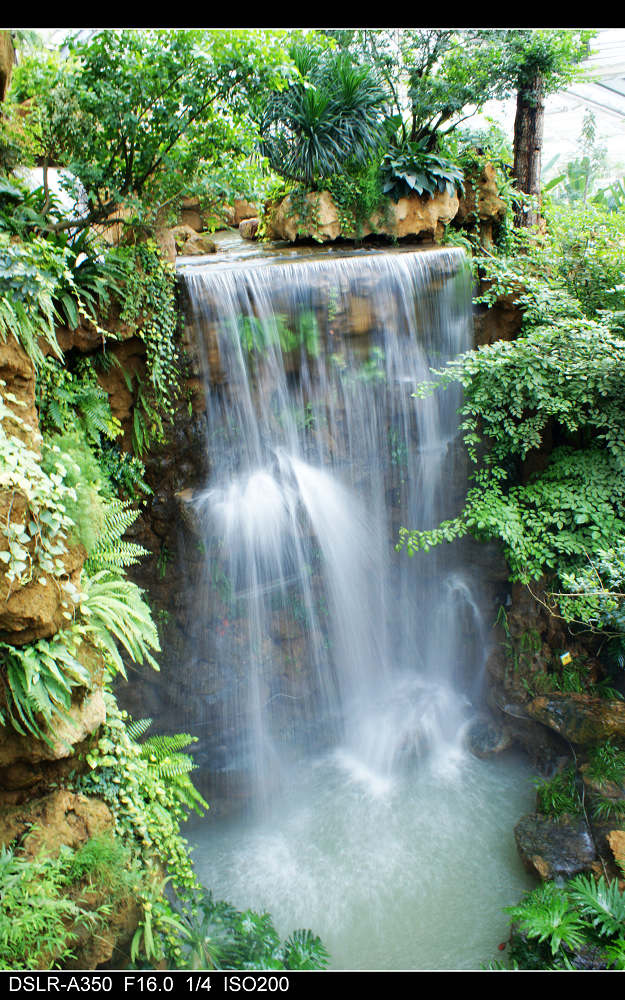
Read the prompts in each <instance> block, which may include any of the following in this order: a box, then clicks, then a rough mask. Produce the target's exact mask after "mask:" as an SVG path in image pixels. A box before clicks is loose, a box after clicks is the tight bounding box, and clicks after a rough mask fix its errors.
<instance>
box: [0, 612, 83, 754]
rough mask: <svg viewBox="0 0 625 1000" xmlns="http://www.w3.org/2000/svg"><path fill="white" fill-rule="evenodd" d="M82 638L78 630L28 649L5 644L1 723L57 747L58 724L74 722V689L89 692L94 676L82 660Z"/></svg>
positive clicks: (0, 661)
mask: <svg viewBox="0 0 625 1000" xmlns="http://www.w3.org/2000/svg"><path fill="white" fill-rule="evenodd" d="M82 638H83V637H82V634H81V632H80V630H79V629H78V628H77V627H76V626H72V627H70V628H68V629H63V630H61V631H59V632H57V633H56V635H54V636H53V637H52V638H51V639H39V640H38V641H37V642H35V643H31V644H30V645H26V646H10V645H8V644H7V643H0V685H1V686H2V691H3V699H2V701H3V710H2V711H1V712H0V725H3V726H6V725H7V723H9V724H10V725H11V726H12V728H13V729H16V730H17V732H18V733H22V734H23V735H27V734H30V735H31V736H34V737H35V739H38V740H43V741H44V742H46V743H48V744H50V745H52V742H53V740H52V738H51V737H52V736H53V734H54V732H55V730H56V729H58V724H59V722H70V723H71V717H70V715H69V711H70V708H71V705H72V695H73V692H74V689H75V688H85V689H89V688H90V687H91V686H92V683H93V682H92V678H91V674H90V672H89V670H88V668H87V667H86V666H85V664H84V663H83V662H81V659H79V655H80V654H79V649H80V646H81V642H82Z"/></svg>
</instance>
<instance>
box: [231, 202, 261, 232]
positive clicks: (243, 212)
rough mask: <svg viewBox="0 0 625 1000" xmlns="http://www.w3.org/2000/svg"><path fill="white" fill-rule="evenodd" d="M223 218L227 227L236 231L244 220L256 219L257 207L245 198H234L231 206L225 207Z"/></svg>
mask: <svg viewBox="0 0 625 1000" xmlns="http://www.w3.org/2000/svg"><path fill="white" fill-rule="evenodd" d="M225 217H226V222H227V223H228V225H229V226H232V227H233V228H234V229H238V227H239V223H241V222H243V220H244V219H256V218H258V205H253V204H252V202H251V201H248V200H247V199H246V198H235V199H234V202H233V203H232V205H226V206H225Z"/></svg>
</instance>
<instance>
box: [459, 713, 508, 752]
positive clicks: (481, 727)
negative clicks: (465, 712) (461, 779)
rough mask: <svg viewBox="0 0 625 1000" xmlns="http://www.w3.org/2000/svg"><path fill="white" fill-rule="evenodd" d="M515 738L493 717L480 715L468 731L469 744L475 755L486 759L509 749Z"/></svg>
mask: <svg viewBox="0 0 625 1000" xmlns="http://www.w3.org/2000/svg"><path fill="white" fill-rule="evenodd" d="M513 742H514V740H513V739H512V737H511V736H510V734H509V732H508V731H507V730H506V729H505V728H504V727H503V726H502V725H499V724H498V723H497V722H495V721H494V720H493V719H489V718H486V717H485V716H479V717H478V718H476V719H473V720H472V722H471V724H470V726H469V728H468V731H467V745H468V747H469V750H470V751H471V753H472V754H473V756H474V757H479V758H481V759H484V758H486V757H492V756H494V755H495V754H498V753H502V751H504V750H508V749H509V748H510V747H511V746H512V745H513Z"/></svg>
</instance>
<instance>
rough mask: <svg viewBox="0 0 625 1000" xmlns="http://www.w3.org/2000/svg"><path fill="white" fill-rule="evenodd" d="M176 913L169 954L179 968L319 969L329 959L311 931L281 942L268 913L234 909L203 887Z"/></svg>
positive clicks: (296, 934)
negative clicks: (176, 933) (178, 930)
mask: <svg viewBox="0 0 625 1000" xmlns="http://www.w3.org/2000/svg"><path fill="white" fill-rule="evenodd" d="M178 915H179V919H180V922H181V924H182V928H183V932H182V934H181V936H180V938H179V939H178V940H177V941H176V946H175V947H176V950H177V951H178V952H179V954H176V953H174V957H175V958H176V960H177V964H178V965H179V966H180V965H181V966H182V967H183V968H191V969H293V970H307V969H323V968H325V967H326V966H327V964H328V961H329V956H328V953H327V951H326V949H325V947H324V945H323V944H322V942H321V940H320V939H319V938H318V937H317V936H316V935H315V934H313V933H312V932H311V931H309V930H298V931H294V932H293V933H292V934H290V935H289V937H288V938H287V939H286V940H285V941H281V940H280V936H279V935H278V933H277V931H276V929H275V927H274V924H273V920H272V918H271V916H270V915H269V914H268V913H256V912H255V911H254V910H244V911H240V910H237V909H236V908H235V907H234V906H232V905H231V904H230V903H227V902H225V901H224V900H215V899H214V897H213V894H212V893H211V892H206V890H199V891H197V892H196V893H195V894H194V895H193V896H192V897H191V898H190V899H189V901H188V902H187V903H186V905H185V906H184V908H181V909H180V910H179V911H178Z"/></svg>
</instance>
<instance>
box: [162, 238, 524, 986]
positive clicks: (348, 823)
mask: <svg viewBox="0 0 625 1000" xmlns="http://www.w3.org/2000/svg"><path fill="white" fill-rule="evenodd" d="M182 275H183V279H184V282H185V286H186V291H187V295H188V299H189V315H190V323H191V324H192V326H193V329H194V335H195V336H196V337H197V338H198V339H199V343H200V350H201V353H202V357H203V358H204V362H205V374H206V397H207V449H208V460H209V466H210V477H209V481H208V482H207V484H206V487H205V489H203V490H201V491H198V493H197V494H196V496H195V499H194V502H193V506H194V509H195V513H196V516H197V518H198V520H199V522H200V524H201V526H202V538H203V541H202V545H203V550H204V551H205V553H206V560H205V567H204V575H203V578H202V579H201V580H199V581H198V582H197V586H196V587H195V592H194V595H193V600H192V606H191V611H190V615H189V625H188V651H187V663H188V664H190V669H191V670H195V671H196V677H197V690H198V696H197V700H195V701H194V704H193V705H190V706H189V707H188V729H189V731H191V732H194V733H197V734H198V735H200V739H202V738H203V739H204V741H205V742H204V745H203V753H204V762H205V763H207V764H208V767H209V769H213V770H214V771H215V772H216V771H218V770H221V772H222V774H223V775H224V776H225V779H226V780H225V785H226V788H228V787H229V788H230V790H231V795H235V794H237V795H238V794H240V787H241V785H244V787H245V790H246V794H247V795H249V796H250V798H251V805H252V808H251V809H250V811H249V812H248V813H247V814H246V816H245V817H242V818H239V819H238V820H231V821H222V822H221V824H220V823H218V822H216V821H215V820H212V819H211V820H209V821H207V822H205V823H204V824H195V825H194V826H193V828H192V839H193V840H194V841H195V842H196V845H197V847H196V861H198V862H199V866H200V872H201V874H203V876H204V881H205V883H206V884H207V885H208V886H210V887H211V888H212V889H213V891H214V892H216V893H217V894H218V895H222V896H224V897H225V898H227V899H229V900H230V901H231V902H233V903H235V904H237V905H239V906H240V907H242V908H246V907H255V908H260V909H264V908H267V909H269V910H270V911H271V912H272V914H273V915H274V917H275V919H276V921H277V923H278V925H279V926H280V927H281V928H282V929H283V930H285V931H287V930H289V929H292V928H293V927H295V926H307V927H311V928H312V929H313V930H314V931H315V932H316V933H319V934H320V935H321V936H322V938H323V939H324V940H325V942H326V944H327V946H328V947H329V949H330V951H331V953H332V962H333V966H334V967H335V968H475V967H477V964H478V963H479V961H480V960H481V959H482V958H483V959H485V960H487V959H488V958H490V957H492V955H493V948H494V947H495V946H496V944H497V940H496V939H497V938H498V937H501V935H502V934H503V928H504V926H505V918H504V917H503V915H502V914H501V913H500V912H499V911H500V909H501V906H502V905H505V904H507V903H512V902H514V901H515V900H516V899H517V898H518V895H519V891H520V887H522V886H523V885H524V884H525V879H524V876H523V874H522V872H521V870H520V864H519V862H518V860H517V859H516V855H515V851H514V845H513V838H512V827H513V825H514V823H515V822H516V819H517V818H518V817H519V816H520V815H521V813H522V812H523V811H525V810H526V809H527V807H528V806H529V804H530V799H531V793H530V786H529V783H528V781H527V780H526V774H527V771H526V769H525V767H524V765H523V764H521V763H520V762H518V761H515V760H503V761H489V762H484V761H479V760H476V759H475V758H473V757H471V756H470V755H469V754H468V753H467V751H466V750H465V749H464V741H463V737H464V731H465V727H466V725H467V723H468V721H469V720H470V719H471V717H472V716H473V715H474V714H475V712H476V711H477V710H478V708H479V706H480V698H481V695H482V690H481V689H482V676H483V667H484V663H485V659H486V655H487V652H488V642H489V639H488V635H489V626H490V624H491V623H492V621H493V620H494V617H495V613H496V608H495V607H494V606H493V598H492V595H490V594H489V593H488V592H487V588H486V587H485V585H484V582H483V581H482V580H481V578H480V574H479V573H478V572H477V571H476V570H475V569H474V567H473V566H472V565H471V564H470V562H468V561H467V556H466V551H465V550H464V549H463V548H462V547H459V546H446V547H438V548H437V549H436V550H433V551H432V552H430V553H427V554H425V553H423V554H421V555H420V556H418V557H416V558H415V559H413V560H410V559H409V558H408V557H407V556H406V555H405V554H404V553H397V552H395V550H394V543H395V542H396V540H397V529H398V527H399V525H400V524H404V525H407V526H410V527H421V528H423V527H432V526H434V525H436V524H437V523H439V521H441V520H443V519H444V518H446V517H449V516H451V515H453V513H455V512H456V510H457V509H458V505H459V503H460V502H461V500H462V496H463V493H464V489H465V484H466V470H465V465H464V459H463V455H462V449H461V447H460V443H459V440H458V434H457V416H456V410H457V406H458V403H459V397H458V394H457V392H455V391H447V392H445V393H442V394H436V395H434V396H432V397H431V398H427V399H423V400H417V399H415V398H414V396H413V391H414V386H415V385H416V384H417V383H418V382H419V381H422V380H424V379H426V378H427V377H428V372H429V369H430V367H431V366H435V367H441V366H442V365H443V364H444V363H445V361H446V360H447V359H449V358H452V357H454V356H456V355H457V354H458V353H460V352H462V351H464V350H467V349H469V347H470V346H471V315H470V294H469V293H470V289H469V285H468V276H467V271H466V268H465V265H464V258H463V255H462V254H461V253H460V252H459V251H455V250H451V251H447V250H436V251H430V252H392V253H379V252H370V253H361V254H355V255H340V254H339V255H334V256H333V255H331V254H326V255H321V256H319V257H315V256H310V257H304V259H301V260H300V259H297V258H295V259H291V258H290V257H288V258H287V259H285V260H279V261H271V260H270V261H268V262H265V263H264V264H263V263H261V262H259V261H256V262H254V261H249V260H246V261H244V262H242V263H241V264H240V265H237V264H236V263H235V264H232V263H231V264H228V262H227V261H225V262H222V261H220V260H215V261H212V262H209V263H206V264H204V265H201V266H198V265H191V264H189V266H188V267H186V268H182ZM207 677H209V678H210V679H209V680H207ZM203 690H204V691H208V692H209V693H208V694H207V695H205V696H203V695H202V694H201V692H202V691H203ZM235 789H236V792H235Z"/></svg>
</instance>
